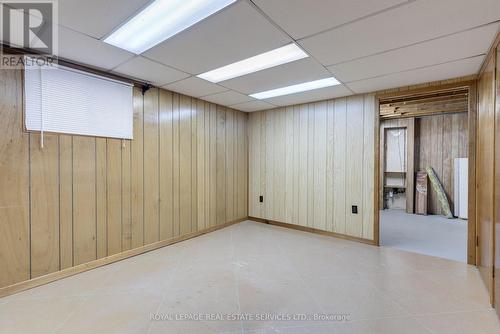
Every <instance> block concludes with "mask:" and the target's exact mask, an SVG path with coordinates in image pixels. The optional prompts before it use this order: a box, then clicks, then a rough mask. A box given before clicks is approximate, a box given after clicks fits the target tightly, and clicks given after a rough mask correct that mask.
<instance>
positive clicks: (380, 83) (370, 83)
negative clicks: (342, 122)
mask: <svg viewBox="0 0 500 334" xmlns="http://www.w3.org/2000/svg"><path fill="white" fill-rule="evenodd" d="M484 57H485V56H477V57H473V58H468V59H462V60H457V61H453V62H449V63H446V64H440V65H435V66H430V67H425V68H420V69H417V70H411V71H406V72H400V73H394V74H390V75H386V76H381V77H376V78H371V79H366V80H360V81H355V82H351V83H349V84H348V86H349V88H351V89H352V90H353V91H355V92H356V93H368V92H375V91H379V90H384V89H390V88H397V87H404V86H409V85H416V84H420V83H425V82H431V81H438V80H446V79H452V78H457V77H462V76H466V75H472V74H476V73H477V72H478V71H479V67H480V66H481V64H482V62H483V60H484Z"/></svg>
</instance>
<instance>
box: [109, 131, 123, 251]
mask: <svg viewBox="0 0 500 334" xmlns="http://www.w3.org/2000/svg"><path fill="white" fill-rule="evenodd" d="M106 161H107V162H106V170H107V176H106V180H107V213H108V223H107V240H108V243H107V249H108V255H113V254H117V253H120V252H121V251H122V148H121V140H120V139H108V140H107V152H106Z"/></svg>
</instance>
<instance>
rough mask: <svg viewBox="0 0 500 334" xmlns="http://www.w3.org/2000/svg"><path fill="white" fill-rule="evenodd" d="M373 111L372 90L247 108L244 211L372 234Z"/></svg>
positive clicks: (358, 234) (342, 231)
mask: <svg viewBox="0 0 500 334" xmlns="http://www.w3.org/2000/svg"><path fill="white" fill-rule="evenodd" d="M375 115H376V113H375V96H374V94H366V95H358V96H353V97H349V98H339V99H335V100H327V101H321V102H313V103H306V104H301V105H295V106H290V107H286V108H276V109H272V110H266V111H261V112H255V113H252V114H250V115H249V125H248V131H249V140H250V144H249V148H248V152H249V163H248V166H249V172H248V175H249V187H250V188H249V191H248V193H249V195H250V198H249V202H248V203H249V206H250V215H251V216H252V217H256V218H261V219H265V220H271V221H275V222H281V223H287V224H295V225H300V226H307V227H309V228H313V229H315V230H322V231H330V232H335V233H337V234H339V235H340V234H348V235H350V236H353V237H356V238H357V240H359V239H363V240H374V237H375V233H374V221H375V207H374V201H375V174H374V170H375V156H374V151H375ZM259 195H263V196H264V203H258V202H257V200H258V196H259ZM351 205H357V206H358V214H351ZM256 215H257V216H256Z"/></svg>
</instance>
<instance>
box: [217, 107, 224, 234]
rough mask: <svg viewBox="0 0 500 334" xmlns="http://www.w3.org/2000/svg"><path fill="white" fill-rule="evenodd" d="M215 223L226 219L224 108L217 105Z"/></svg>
mask: <svg viewBox="0 0 500 334" xmlns="http://www.w3.org/2000/svg"><path fill="white" fill-rule="evenodd" d="M216 138H217V139H216V145H217V147H216V178H215V182H216V184H215V188H216V196H215V198H216V219H215V223H216V225H219V224H221V223H223V222H224V221H225V219H226V175H225V174H226V172H225V171H226V153H225V151H226V108H225V107H219V106H217V137H216Z"/></svg>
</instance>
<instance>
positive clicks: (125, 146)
mask: <svg viewBox="0 0 500 334" xmlns="http://www.w3.org/2000/svg"><path fill="white" fill-rule="evenodd" d="M130 144H131V142H130V140H122V143H121V145H122V196H121V199H122V236H121V237H122V251H126V250H129V249H131V248H132V218H131V217H132V212H131V207H132V193H131V183H130V182H131V179H130V176H131V161H130V159H131V147H130V146H131V145H130Z"/></svg>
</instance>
